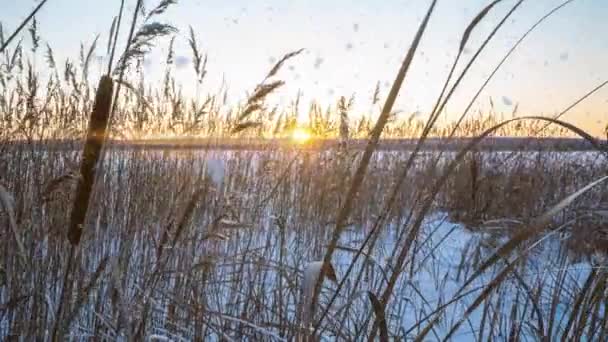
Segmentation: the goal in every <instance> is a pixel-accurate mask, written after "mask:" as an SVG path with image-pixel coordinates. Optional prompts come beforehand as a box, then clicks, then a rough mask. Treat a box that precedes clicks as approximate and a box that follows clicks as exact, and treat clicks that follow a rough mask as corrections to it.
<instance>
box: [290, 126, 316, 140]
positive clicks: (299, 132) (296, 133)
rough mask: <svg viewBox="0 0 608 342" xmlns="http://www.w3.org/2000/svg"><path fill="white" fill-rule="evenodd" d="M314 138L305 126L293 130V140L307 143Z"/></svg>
mask: <svg viewBox="0 0 608 342" xmlns="http://www.w3.org/2000/svg"><path fill="white" fill-rule="evenodd" d="M311 138H312V134H311V133H310V131H309V130H307V129H305V128H296V129H294V130H293V132H291V140H293V141H294V142H296V143H298V144H305V143H307V142H308V141H309V140H310V139H311Z"/></svg>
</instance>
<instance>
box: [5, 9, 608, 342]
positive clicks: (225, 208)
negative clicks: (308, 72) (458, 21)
mask: <svg viewBox="0 0 608 342" xmlns="http://www.w3.org/2000/svg"><path fill="white" fill-rule="evenodd" d="M501 2H502V1H500V0H499V1H494V2H491V3H489V5H487V6H486V7H484V8H481V9H480V12H479V14H478V15H477V16H475V17H473V18H471V23H470V24H469V25H468V26H467V27H465V28H463V35H462V36H463V37H462V41H461V44H460V47H459V53H458V57H457V58H456V59H455V61H454V64H453V65H454V68H453V70H457V68H456V66H457V65H459V64H460V63H461V62H462V60H461V59H462V58H463V57H462V55H461V53H460V52H462V51H463V49H464V47H465V46H468V44H469V40H470V39H469V38H470V37H471V36H472V35H476V34H479V33H478V32H477V26H478V24H479V23H480V22H481V21H483V20H484V18H485V16H486V15H487V14H488V13H489V12H490V11H499V10H501V9H500V8H501V7H500V6H498V5H499V4H500V3H501ZM570 2H572V1H566V2H564V3H563V4H562V5H560V6H558V7H556V8H555V10H553V11H552V12H550V13H549V15H547V16H544V17H542V18H541V19H540V20H539V21H538V22H537V24H535V25H534V26H533V27H532V28H531V31H528V32H526V33H525V35H524V36H523V37H522V39H523V38H525V37H527V36H528V35H529V33H530V32H532V30H533V29H534V28H536V27H538V25H540V23H542V22H544V21H545V20H548V19H549V18H550V15H551V14H552V13H555V12H556V11H559V10H561V9H563V8H565V5H567V4H568V3H570ZM174 3H175V2H174V1H160V2H159V3H158V4H157V6H156V7H153V8H152V9H151V10H150V11H144V10H143V9H142V7H141V5H142V2H141V1H138V2H137V6H136V7H135V9H134V13H133V17H132V18H131V21H130V22H128V24H130V25H128V24H125V22H127V20H126V19H124V18H123V17H124V16H125V13H124V10H125V7H124V2H121V6H120V8H119V13H118V15H117V17H116V18H114V20H113V22H112V25H111V29H110V30H109V32H110V33H109V39H108V45H107V51H108V52H109V53H110V55H112V56H114V55H115V54H120V52H117V51H116V46H117V44H118V42H119V40H120V38H119V37H121V35H122V34H123V33H125V32H123V31H124V27H125V25H128V26H127V29H128V31H127V33H126V42H127V44H126V47H125V50H124V51H123V52H122V54H120V55H116V56H115V57H110V58H109V60H108V61H107V63H108V65H107V68H105V67H104V68H103V74H102V75H99V83H98V84H96V83H95V81H96V80H97V79H96V77H97V76H94V75H93V73H92V72H91V71H90V70H89V69H90V64H91V63H90V61H91V56H93V54H94V51H95V50H96V49H97V45H98V44H97V40H95V42H93V43H92V44H90V45H87V46H88V48H85V46H84V45H83V49H82V53H81V57H80V60H79V63H76V62H73V61H70V60H67V61H58V60H56V59H55V56H54V55H53V51H52V48H51V47H50V46H47V49H46V52H45V53H44V57H45V60H46V62H47V63H46V64H47V65H46V66H45V68H47V69H48V70H49V71H50V72H49V73H48V74H49V76H48V78H46V79H41V76H40V73H39V70H38V69H37V68H39V67H40V66H38V67H37V64H36V63H33V61H34V60H36V59H37V58H40V57H41V56H40V55H41V54H42V52H41V51H39V49H38V42H39V40H40V37H39V35H40V32H39V28H38V27H37V26H36V25H37V24H34V23H31V24H30V36H31V37H35V38H36V39H34V40H35V41H36V42H35V43H33V45H34V46H35V48H32V49H26V45H25V43H23V42H19V43H15V44H13V45H12V46H10V47H8V45H7V48H6V49H5V50H4V51H2V55H1V58H2V59H3V60H4V64H5V66H4V67H3V68H2V69H0V223H1V225H0V227H2V228H0V256H1V257H0V338H1V339H3V340H5V339H6V340H10V339H21V340H66V339H72V340H89V339H95V340H97V339H99V340H155V339H159V340H197V341H203V340H271V341H274V340H286V341H288V340H318V339H332V340H363V339H368V340H374V339H376V338H379V339H380V340H382V341H386V340H393V339H394V340H405V339H417V340H425V339H429V338H430V339H432V340H439V339H456V340H479V341H482V340H488V339H491V340H497V339H498V340H507V339H509V340H523V339H536V340H554V339H564V340H570V339H574V340H580V339H588V340H604V339H605V338H606V334H607V333H608V317H607V316H606V301H605V297H606V296H605V290H606V288H605V284H606V271H605V264H606V246H608V234H607V222H608V221H607V219H608V214H607V212H608V197H607V196H606V194H607V193H608V192H607V190H608V188H607V185H606V182H605V179H606V178H605V177H606V167H607V166H608V165H607V161H606V158H605V157H606V151H605V148H606V147H605V145H604V144H602V143H601V142H599V141H597V140H596V139H594V138H593V137H591V136H589V135H588V134H587V133H585V132H584V131H582V130H580V129H578V128H577V127H575V126H573V125H571V124H568V123H566V122H563V121H560V120H559V118H542V117H515V113H508V114H506V116H507V117H509V116H512V117H510V118H509V119H505V114H504V113H496V112H494V110H493V109H492V110H491V111H490V112H489V113H483V115H480V116H477V117H476V116H468V110H466V111H465V112H464V114H462V117H461V120H459V121H458V122H456V123H454V124H451V125H444V126H440V125H438V124H437V122H438V121H439V120H438V118H439V117H440V116H441V115H445V111H444V108H445V107H446V105H447V104H448V103H449V101H450V99H451V97H452V96H453V94H454V93H455V90H456V89H457V88H458V86H459V84H460V82H461V80H463V79H464V78H465V77H466V75H467V70H468V69H469V68H470V67H471V66H472V65H474V63H476V62H477V59H478V56H479V55H480V54H481V52H482V51H483V50H484V49H485V48H486V46H487V44H488V43H489V42H490V41H491V40H492V39H493V37H494V35H495V33H496V32H497V31H498V30H502V29H505V28H504V27H503V23H504V22H506V21H507V20H508V19H509V18H511V17H512V16H515V15H517V13H518V11H521V10H522V9H523V3H525V2H524V1H518V2H514V3H513V4H511V7H509V9H508V10H507V11H506V12H505V14H504V16H503V17H502V19H501V21H500V22H499V23H498V24H497V25H496V26H495V27H493V28H492V30H491V31H490V33H488V35H487V36H486V38H485V39H484V40H482V44H481V46H479V47H478V49H477V50H476V53H475V54H474V56H473V57H472V58H471V59H470V60H469V61H467V62H466V63H467V64H466V67H465V68H464V69H463V71H461V73H460V74H456V73H455V72H451V73H450V74H449V75H446V76H447V77H446V80H444V83H443V84H442V85H443V90H442V91H441V93H440V94H438V98H437V102H436V105H435V109H434V110H433V111H432V112H431V113H429V116H428V118H427V120H425V121H422V120H420V119H418V118H416V117H415V116H413V115H412V116H409V117H406V118H401V119H399V118H396V116H395V115H394V111H393V105H394V102H395V99H396V97H397V95H398V92H399V89H400V88H401V85H402V83H404V82H405V81H406V80H407V78H406V76H407V71H408V68H409V66H410V64H411V63H412V60H414V59H415V57H416V49H417V46H418V44H419V43H420V42H421V41H422V40H423V39H424V32H425V30H426V27H427V25H433V16H432V13H433V10H434V8H435V6H436V1H432V2H431V3H430V4H429V9H428V12H427V15H426V16H425V17H424V18H423V19H422V21H421V24H420V27H419V30H418V33H417V34H416V36H415V38H414V40H413V43H412V46H411V47H410V49H409V50H408V51H407V53H406V55H405V57H404V62H403V64H402V66H401V69H400V70H399V71H398V73H397V74H396V77H395V82H394V85H393V87H392V89H391V91H390V92H389V93H388V94H387V96H386V98H385V99H384V100H385V104H384V106H383V108H382V110H381V112H380V114H379V115H378V117H377V119H376V121H375V123H374V121H373V119H372V118H374V117H375V116H373V114H375V113H363V115H360V114H361V113H353V112H352V103H353V102H354V101H359V100H360V99H357V98H354V97H353V98H351V99H350V100H347V98H346V97H341V98H339V99H338V100H337V101H336V104H335V105H332V106H330V107H329V108H328V109H326V110H325V109H322V108H323V107H322V106H321V104H318V103H313V104H311V105H310V109H309V112H308V113H305V114H308V115H307V116H308V118H309V120H308V122H306V123H303V122H298V120H299V118H300V117H302V115H298V113H297V112H295V111H294V110H292V109H291V108H272V107H270V106H269V105H268V101H267V99H268V98H270V97H272V96H274V95H275V93H276V92H279V91H280V90H281V88H282V87H283V86H285V82H284V81H283V80H281V69H282V66H283V65H284V63H285V62H286V61H287V60H289V59H291V58H294V60H295V61H297V57H298V55H299V54H300V53H301V52H302V51H303V50H297V51H294V52H290V53H287V54H286V55H285V56H284V57H283V58H282V59H280V60H279V61H278V62H277V63H276V64H275V65H274V66H273V67H272V68H271V70H270V71H269V72H267V73H266V74H261V79H262V81H261V82H260V83H259V84H258V85H257V87H256V88H255V89H253V91H252V92H251V94H250V95H248V96H246V97H245V98H244V99H243V101H242V103H241V105H240V106H237V107H235V108H232V107H227V106H226V104H225V101H224V100H223V99H224V98H225V96H226V90H221V91H219V92H218V93H217V94H209V95H207V96H203V97H197V98H186V97H184V95H182V94H181V93H180V91H179V87H178V85H177V84H176V81H175V79H174V78H173V76H172V72H173V53H174V52H173V48H172V46H173V44H174V42H175V39H177V38H174V37H173V36H172V35H173V34H174V29H173V28H172V27H171V26H170V25H168V24H160V22H161V21H162V15H163V13H164V11H165V10H167V9H169V8H170V6H172V5H174ZM51 4H52V3H51ZM157 20H158V21H157ZM162 36H165V37H166V38H168V40H169V49H168V50H169V52H168V56H167V58H166V65H165V66H164V67H165V70H166V73H165V78H164V81H163V83H162V84H158V85H148V84H146V83H145V82H144V80H143V78H139V80H140V81H134V80H138V75H139V74H140V73H141V72H142V70H141V65H140V63H139V62H140V61H141V58H142V57H143V56H145V55H146V53H147V52H148V51H149V49H151V48H153V46H154V45H155V44H158V38H160V37H162ZM520 42H521V40H520V41H518V42H517V43H516V44H515V46H514V49H512V50H511V51H509V52H508V54H507V55H506V57H505V59H503V60H502V61H500V62H499V64H498V67H497V69H496V70H498V69H499V68H500V66H501V65H502V64H503V63H504V61H505V60H506V58H508V57H509V56H510V55H511V54H512V53H513V51H515V47H517V45H519V44H520ZM188 43H189V46H190V48H191V50H192V54H193V60H194V61H195V63H194V68H193V71H194V73H193V74H194V75H193V80H194V81H195V82H196V84H197V86H199V85H200V84H202V80H203V79H204V77H205V75H206V74H207V72H210V71H208V70H207V66H206V60H207V58H206V53H205V52H203V51H200V47H199V44H198V42H197V38H196V35H195V33H194V31H193V30H191V31H190V34H189V38H188ZM493 75H494V74H492V76H490V79H491V77H493ZM490 79H488V81H489V80H490ZM485 84H487V82H486V83H485ZM485 84H484V85H483V86H482V89H483V87H484V86H485ZM604 85H605V83H601V84H600V85H598V87H596V88H594V89H592V90H591V91H589V92H587V93H585V94H574V96H578V98H577V99H573V105H572V106H569V107H568V108H567V109H566V110H565V111H568V110H570V109H571V108H572V107H573V106H575V105H577V104H578V103H580V102H581V101H583V100H585V99H586V98H587V97H589V96H591V95H592V94H594V93H595V92H596V91H597V90H599V89H601V88H602V87H603V86H604ZM113 86H114V87H113ZM117 88H118V89H117ZM478 96H479V93H477V94H476V95H474V98H473V100H472V101H473V102H474V101H475V100H476V99H477V98H478ZM381 99H382V95H381V94H380V92H379V88H378V87H377V88H376V92H375V95H374V100H373V103H372V105H373V106H375V105H376V104H378V103H379V101H381ZM296 101H299V100H298V99H296ZM304 116H306V115H304ZM547 123H550V124H551V126H548V125H547ZM298 125H305V126H306V127H307V128H308V129H309V130H310V131H311V132H313V133H314V135H315V136H316V139H333V138H338V139H339V141H340V144H339V145H338V146H333V147H330V148H327V149H308V148H303V147H302V146H298V145H283V144H275V140H272V139H268V143H267V144H264V145H262V148H260V149H256V150H214V149H201V150H193V149H180V148H159V149H153V148H149V147H147V146H146V145H145V144H132V145H128V144H127V145H126V146H125V145H124V144H117V143H116V142H115V140H113V139H111V138H121V139H125V138H138V139H146V138H159V137H179V138H184V137H189V138H205V139H206V140H201V141H205V142H206V141H213V140H217V141H225V140H226V139H229V138H241V139H250V138H273V137H283V136H286V135H289V133H290V131H291V130H292V129H293V128H295V127H297V126H298ZM490 135H499V136H500V135H502V136H521V137H524V136H534V137H547V136H552V137H556V136H559V137H566V136H580V137H582V138H583V139H585V140H586V141H588V144H589V146H591V147H592V148H593V150H590V151H586V152H568V151H556V150H554V149H551V148H548V147H546V146H544V145H534V141H532V143H531V144H528V145H526V146H522V148H519V149H516V150H513V151H507V152H504V151H496V150H492V149H490V150H487V149H486V150H481V149H480V148H479V144H480V143H481V142H482V141H483V139H486V138H487V137H489V136H490ZM454 136H458V137H469V138H470V139H467V140H463V141H464V145H463V146H458V149H457V150H456V151H452V152H450V151H448V150H447V148H446V149H445V150H441V151H435V152H425V151H424V148H423V146H424V145H425V141H428V140H430V139H431V138H433V137H437V138H440V139H442V138H448V137H454ZM405 137H408V138H415V139H416V142H415V146H414V149H413V150H412V151H384V150H383V151H379V150H378V146H379V144H380V143H381V142H382V141H383V140H382V139H390V138H405ZM354 139H369V140H368V142H367V145H366V146H365V148H364V149H363V150H362V151H361V150H358V149H355V148H353V144H352V143H351V142H352V140H354ZM58 141H60V142H62V143H61V144H59V143H57V142H58ZM81 141H82V142H81ZM440 141H443V140H440ZM446 146H447V145H446ZM439 152H441V153H439Z"/></svg>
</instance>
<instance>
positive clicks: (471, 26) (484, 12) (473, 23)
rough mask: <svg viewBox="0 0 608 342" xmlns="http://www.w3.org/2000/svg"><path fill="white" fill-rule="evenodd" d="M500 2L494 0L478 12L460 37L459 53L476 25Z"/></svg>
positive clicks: (499, 0)
mask: <svg viewBox="0 0 608 342" xmlns="http://www.w3.org/2000/svg"><path fill="white" fill-rule="evenodd" d="M501 1H502V0H494V1H492V2H491V3H490V4H489V5H488V6H486V7H485V8H484V9H483V10H481V12H479V13H478V14H477V15H476V16H475V18H473V20H471V22H470V23H469V26H467V28H466V29H465V30H464V34H463V35H462V39H461V40H460V48H459V51H460V52H462V51H463V50H464V48H465V46H466V45H467V42H468V41H469V38H470V37H471V33H472V32H473V30H474V29H475V27H477V25H478V24H479V23H480V22H481V21H482V20H483V18H485V16H486V15H487V14H488V13H489V12H490V10H491V9H492V8H493V7H494V6H496V4H498V3H499V2H501Z"/></svg>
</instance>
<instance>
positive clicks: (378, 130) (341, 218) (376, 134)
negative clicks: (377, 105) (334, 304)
mask: <svg viewBox="0 0 608 342" xmlns="http://www.w3.org/2000/svg"><path fill="white" fill-rule="evenodd" d="M436 3H437V1H436V0H433V2H432V3H431V5H430V7H429V9H428V11H427V13H426V16H425V17H424V19H423V21H422V23H421V24H420V26H419V28H418V32H417V33H416V36H415V37H414V40H413V42H412V45H411V46H410V48H409V50H408V52H407V55H406V57H405V59H404V60H403V64H402V65H401V68H400V70H399V72H398V73H397V75H396V79H395V81H394V83H393V86H392V88H391V91H390V92H389V94H388V97H387V99H386V102H385V104H384V107H383V109H382V112H381V113H380V116H379V118H378V121H377V122H376V125H375V127H374V129H373V131H372V133H371V136H370V140H369V142H368V144H367V146H366V148H365V151H364V153H363V156H362V157H361V161H360V163H359V166H358V168H357V170H356V172H355V174H354V176H353V180H352V183H351V185H350V189H349V190H348V192H347V194H346V198H345V201H344V204H343V205H342V207H341V208H340V211H339V212H338V216H337V218H336V225H335V227H334V230H333V233H332V238H331V241H330V243H329V246H328V248H327V251H326V253H325V256H324V257H323V263H324V264H326V265H330V264H331V258H332V256H333V253H334V251H335V249H336V247H337V245H338V240H339V239H340V236H341V235H342V231H343V229H344V222H346V220H347V219H348V216H349V214H350V211H351V208H352V205H353V203H354V201H355V199H356V197H357V193H358V192H359V189H360V187H361V184H362V183H363V178H364V177H365V173H366V171H367V166H368V165H369V162H370V160H371V157H372V154H373V153H374V150H375V149H376V147H377V145H378V141H379V140H380V135H381V134H382V131H383V130H384V127H385V126H386V123H387V121H388V119H389V116H390V114H391V111H392V108H393V105H394V103H395V100H396V99H397V95H398V94H399V90H400V89H401V86H402V84H403V82H404V80H405V76H406V75H407V72H408V70H409V68H410V65H411V64H412V61H413V59H414V55H415V53H416V51H417V49H418V45H419V44H420V41H421V40H422V36H423V34H424V32H425V31H426V27H427V25H428V22H429V20H430V17H431V14H432V13H433V10H434V9H435V5H436ZM320 289H321V281H317V284H316V286H315V290H314V292H313V297H312V301H311V308H310V312H312V313H313V315H314V312H315V306H316V302H317V298H318V295H319V291H320ZM329 307H330V306H329V305H328V306H327V307H326V309H325V311H329ZM324 315H325V314H324ZM320 324H321V321H319V322H317V323H316V324H315V333H316V331H317V330H318V328H319V326H320Z"/></svg>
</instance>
